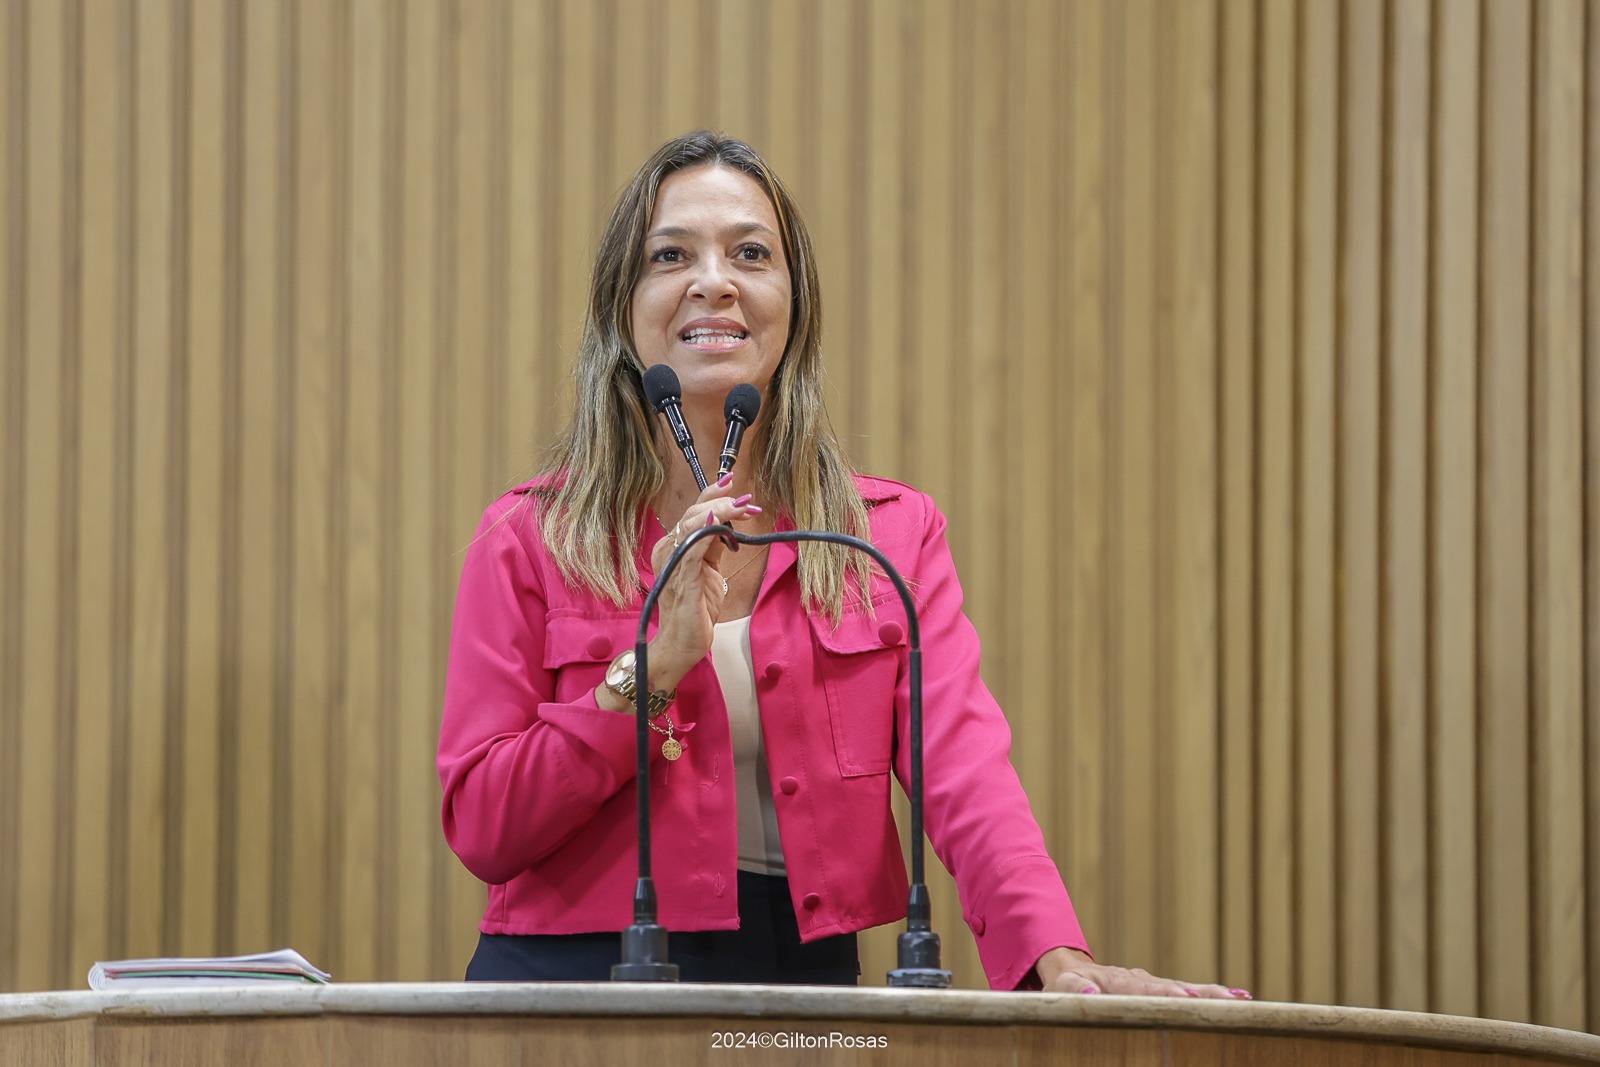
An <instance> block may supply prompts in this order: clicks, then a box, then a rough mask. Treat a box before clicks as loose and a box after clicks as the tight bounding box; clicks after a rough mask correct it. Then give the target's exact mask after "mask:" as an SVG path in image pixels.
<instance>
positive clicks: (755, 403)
mask: <svg viewBox="0 0 1600 1067" xmlns="http://www.w3.org/2000/svg"><path fill="white" fill-rule="evenodd" d="M760 410H761V390H759V389H757V388H756V387H755V386H753V385H750V384H749V383H746V384H744V385H736V386H734V387H733V388H732V389H729V390H728V399H727V400H726V401H724V402H723V405H722V418H723V420H724V421H726V422H731V421H732V420H733V414H734V412H736V411H737V412H738V413H739V417H740V418H742V419H744V423H745V425H746V426H748V425H750V424H751V423H753V422H755V421H756V412H758V411H760Z"/></svg>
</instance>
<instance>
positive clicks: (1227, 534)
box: [1163, 0, 1257, 986]
mask: <svg viewBox="0 0 1600 1067" xmlns="http://www.w3.org/2000/svg"><path fill="white" fill-rule="evenodd" d="M1219 36H1220V42H1219V45H1218V47H1219V50H1220V56H1221V62H1220V64H1219V66H1220V69H1221V74H1222V90H1221V100H1220V107H1219V115H1218V126H1219V132H1220V136H1221V138H1222V141H1221V147H1220V151H1219V156H1220V159H1219V163H1218V166H1219V170H1220V176H1219V179H1218V181H1219V186H1220V187H1219V190H1218V200H1217V218H1218V228H1219V230H1220V233H1219V234H1218V243H1219V246H1220V249H1219V255H1218V258H1217V267H1216V270H1217V284H1218V286H1219V287H1220V290H1221V298H1220V301H1219V307H1218V312H1217V315H1218V344H1219V346H1220V348H1221V351H1222V352H1225V353H1228V358H1225V359H1223V360H1222V362H1221V369H1220V372H1219V378H1220V381H1219V383H1218V404H1219V413H1220V423H1221V430H1220V433H1219V442H1218V467H1219V491H1220V496H1221V499H1220V501H1219V504H1218V508H1219V511H1220V513H1221V518H1220V521H1219V526H1220V537H1221V544H1220V545H1219V546H1218V557H1217V577H1218V587H1219V598H1220V603H1219V605H1218V613H1219V619H1220V636H1219V645H1220V647H1221V655H1220V665H1219V667H1218V673H1219V676H1220V685H1219V693H1220V701H1221V707H1220V708H1219V709H1218V710H1219V714H1220V717H1221V724H1220V743H1219V745H1218V749H1219V752H1220V756H1219V762H1220V771H1221V775H1220V777H1221V780H1222V789H1221V793H1222V796H1221V803H1220V805H1219V807H1218V818H1217V822H1218V833H1219V836H1220V839H1221V845H1222V849H1221V854H1220V857H1219V858H1220V867H1221V875H1222V877H1221V882H1222V886H1221V897H1222V899H1221V909H1220V916H1219V918H1220V922H1219V924H1218V925H1219V927H1220V937H1221V943H1222V960H1221V965H1222V973H1223V974H1224V975H1225V976H1226V978H1227V981H1229V982H1235V983H1239V984H1241V985H1244V986H1255V985H1256V984H1257V983H1256V977H1255V975H1256V958H1255V955H1256V934H1255V910H1256V909H1255V902H1256V884H1255V843H1256V835H1255V827H1254V821H1255V814H1254V812H1255V802H1254V787H1253V783H1254V781H1255V775H1254V767H1255V751H1256V747H1255V742H1256V732H1255V691H1256V678H1255V631H1254V627H1253V625H1252V620H1253V618H1254V603H1255V552H1254V547H1255V539H1254V536H1253V533H1252V531H1253V530H1254V528H1255V478H1254V471H1255V439H1256V438H1255V430H1256V418H1255V412H1256V399H1255V369H1256V368H1255V360H1254V359H1253V358H1251V353H1253V352H1254V351H1255V318H1256V311H1255V306H1256V303H1255V302H1256V267H1255V264H1256V237H1255V233H1256V220H1255V196H1256V194H1255V189H1256V165H1255V164H1256V147H1255V146H1256V121H1255V97H1256V92H1257V90H1256V62H1255V55H1256V51H1257V46H1256V5H1255V4H1254V3H1252V2H1248V0H1227V2H1225V3H1224V4H1223V7H1222V25H1221V27H1220V28H1219ZM1163 807H1166V805H1163Z"/></svg>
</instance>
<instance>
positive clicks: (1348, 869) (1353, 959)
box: [1334, 0, 1385, 1005]
mask: <svg viewBox="0 0 1600 1067" xmlns="http://www.w3.org/2000/svg"><path fill="white" fill-rule="evenodd" d="M1342 17H1343V24H1342V26H1341V31H1340V40H1341V42H1342V49H1343V55H1342V57H1341V63H1342V70H1341V84H1342V86H1343V91H1344V93H1343V99H1342V102H1341V103H1342V106H1341V109H1340V119H1341V122H1340V157H1341V158H1340V175H1339V188H1340V192H1341V196H1340V205H1339V208H1340V215H1339V247H1340V252H1339V258H1340V263H1339V307H1340V318H1339V325H1338V329H1339V356H1338V358H1339V398H1338V404H1339V414H1338V430H1337V432H1338V435H1339V456H1338V463H1339V470H1338V508H1339V529H1338V534H1337V537H1338V556H1339V569H1340V572H1341V575H1342V580H1341V583H1340V590H1339V606H1338V611H1339V630H1338V633H1337V634H1336V635H1334V640H1335V641H1336V642H1337V648H1338V655H1339V677H1338V692H1339V710H1338V738H1339V800H1340V804H1339V854H1340V859H1341V863H1340V868H1339V999H1340V1001H1341V1002H1342V1003H1346V1004H1358V1005H1377V1004H1380V1003H1382V997H1383V993H1382V990H1381V988H1380V982H1379V969H1380V964H1381V962H1382V961H1381V945H1380V943H1379V941H1378V936H1377V930H1376V927H1377V924H1378V923H1379V921H1380V920H1379V916H1380V907H1381V901H1382V889H1381V886H1380V884H1379V872H1380V871H1381V870H1382V868H1381V866H1380V862H1379V856H1380V852H1381V848H1382V836H1381V835H1382V829H1381V825H1380V822H1379V806H1378V790H1379V778H1378V767H1379V735H1378V709H1379V690H1378V655H1379V636H1378V635H1379V632H1380V631H1379V625H1378V592H1379V591H1378V562H1379V559H1380V548H1379V542H1378V506H1379V505H1378V493H1379V468H1380V465H1381V458H1380V454H1379V440H1378V426H1379V419H1380V409H1379V399H1378V391H1379V353H1380V345H1381V337H1380V332H1379V331H1380V322H1379V309H1380V304H1381V297H1380V293H1379V285H1380V283H1381V280H1382V272H1381V268H1380V264H1381V262H1382V258H1381V257H1382V253H1381V248H1380V239H1381V231H1380V225H1381V220H1382V218H1383V214H1382V181H1383V166H1384V153H1383V138H1382V134H1383V88H1384V77H1383V57H1384V55H1385V51H1384V28H1383V9H1382V8H1381V7H1380V6H1379V5H1378V4H1377V3H1375V2H1372V0H1348V2H1347V3H1346V4H1345V6H1344V10H1343V13H1342Z"/></svg>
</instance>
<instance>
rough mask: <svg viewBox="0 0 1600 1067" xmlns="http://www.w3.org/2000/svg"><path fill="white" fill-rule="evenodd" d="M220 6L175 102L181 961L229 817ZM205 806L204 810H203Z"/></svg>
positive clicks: (208, 932)
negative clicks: (179, 192) (179, 265)
mask: <svg viewBox="0 0 1600 1067" xmlns="http://www.w3.org/2000/svg"><path fill="white" fill-rule="evenodd" d="M227 14H228V9H226V8H225V7H224V5H223V4H222V3H206V2H193V3H186V4H182V5H180V10H179V13H178V18H179V19H180V20H181V23H182V25H181V27H180V29H179V31H178V32H179V36H178V40H177V48H178V50H179V51H180V54H181V55H182V58H181V59H180V60H179V63H180V70H185V74H186V80H185V82H184V88H185V89H186V90H187V91H186V92H185V93H183V94H182V95H181V96H178V97H177V98H176V99H175V100H174V104H175V106H176V107H178V108H181V109H182V111H183V114H182V116H181V117H180V118H179V119H178V120H177V122H178V125H179V129H180V131H182V133H181V135H180V139H179V149H178V153H177V154H178V156H179V160H178V164H177V165H178V166H179V167H180V168H181V170H182V174H183V182H184V186H183V189H184V202H185V205H186V206H187V208H188V211H189V220H188V225H187V227H186V228H185V230H184V239H185V245H186V247H185V248H184V252H183V254H184V257H185V264H186V269H187V274H188V278H187V290H186V294H185V296H186V300H185V305H184V309H183V319H182V323H183V329H182V333H181V335H180V337H181V341H180V343H179V344H178V345H176V346H175V348H176V352H177V358H178V359H179V360H181V361H182V375H183V387H182V390H181V395H180V396H179V397H178V398H176V399H177V403H178V409H179V411H180V412H181V417H182V430H181V433H180V435H179V437H178V447H179V449H180V450H181V455H182V460H181V463H182V470H183V482H182V484H183V487H184V491H183V496H182V505H181V506H182V520H181V521H182V524H183V546H184V555H183V566H184V580H183V628H182V635H181V640H182V642H183V684H182V688H181V693H182V697H181V701H182V702H181V704H180V707H181V709H182V718H181V720H180V721H181V738H180V741H179V745H178V748H179V751H180V761H179V766H180V767H181V768H182V770H181V773H180V774H179V775H178V776H177V781H176V782H175V785H176V787H177V788H178V789H179V790H180V795H181V797H182V800H181V806H180V807H179V808H178V809H177V810H176V812H175V814H177V815H178V831H179V835H180V837H179V843H178V857H177V858H178V864H177V875H178V878H177V885H178V900H179V906H180V913H179V917H178V930H179V935H178V944H179V949H180V951H181V952H182V953H184V954H185V955H188V954H194V953H203V952H205V951H206V949H207V948H208V947H209V946H211V945H213V944H216V943H217V942H218V940H219V938H220V937H221V936H222V935H223V928H222V921H221V910H220V907H219V904H220V900H221V894H222V891H223V888H224V887H223V886H222V885H220V884H219V883H220V879H219V873H220V872H219V870H218V866H219V865H218V863H217V856H218V854H219V845H220V844H221V841H220V836H221V835H220V834H219V829H220V828H219V825H218V824H219V822H220V821H221V820H222V819H223V818H224V817H225V816H226V815H227V813H230V812H231V810H232V808H233V797H232V796H231V793H230V792H228V791H225V789H224V787H225V786H228V784H229V783H227V781H226V780H225V779H224V778H222V777H221V774H220V770H221V768H220V766H219V763H220V760H219V756H220V752H221V741H222V739H221V727H222V721H223V718H224V717H229V716H231V715H232V714H233V713H234V711H233V702H234V697H235V696H236V694H235V693H233V692H231V691H230V690H229V688H228V686H227V685H226V670H227V667H228V665H227V664H226V663H225V662H224V657H225V656H226V655H227V653H228V652H229V651H231V648H232V642H233V639H234V633H235V629H236V626H237V621H238V620H237V615H236V614H235V611H236V608H237V605H236V604H235V603H234V602H233V600H232V598H231V597H230V596H228V593H229V588H228V587H229V580H230V576H228V575H226V574H224V573H223V571H224V567H225V566H226V565H227V563H228V561H229V560H231V559H232V558H234V557H235V554H236V552H237V547H236V537H237V523H236V522H233V521H232V516H231V514H230V513H229V507H228V505H229V504H230V503H231V493H230V492H229V491H228V489H229V487H228V486H227V485H225V484H224V480H225V477H226V470H227V465H226V464H225V463H224V452H225V451H228V450H230V449H231V444H230V435H229V433H228V425H229V416H230V415H231V414H233V412H231V411H229V410H228V403H227V396H226V391H227V380H228V378H230V377H231V376H232V375H233V374H235V373H236V368H237V353H235V352H232V351H230V350H229V348H228V340H229V338H228V330H227V320H228V318H229V317H230V316H231V315H232V314H233V311H234V309H233V308H230V307H229V303H228V300H227V296H228V293H227V274H228V271H229V269H230V266H231V263H230V256H231V252H232V248H231V247H230V241H229V238H231V237H233V236H235V235H234V232H233V229H232V227H231V225H230V223H229V219H228V217H227V204H226V189H225V183H226V170H227V159H228V148H229V144H228V117H229V116H228V114H227V110H226V107H225V103H226V100H227V97H228V92H227V77H226V73H225V67H227V35H226V34H227V30H226V18H227ZM207 798H210V799H211V800H212V802H211V803H207V802H206V801H207Z"/></svg>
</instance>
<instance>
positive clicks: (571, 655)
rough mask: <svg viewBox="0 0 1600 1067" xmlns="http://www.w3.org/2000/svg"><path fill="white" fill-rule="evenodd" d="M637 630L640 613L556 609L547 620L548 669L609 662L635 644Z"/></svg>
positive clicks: (546, 660)
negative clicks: (564, 610)
mask: <svg viewBox="0 0 1600 1067" xmlns="http://www.w3.org/2000/svg"><path fill="white" fill-rule="evenodd" d="M638 632H639V617H638V616H637V615H621V614H618V615H580V614H573V613H567V612H563V611H561V610H560V609H557V610H556V611H553V612H551V613H550V615H549V616H548V617H547V618H546V619H545V640H544V666H545V669H546V670H557V669H559V668H561V667H565V666H568V665H569V664H573V663H610V662H611V661H612V660H613V659H616V658H617V656H619V655H621V654H622V653H623V652H626V651H627V650H628V649H630V648H632V647H633V642H634V638H635V637H636V636H637V635H638Z"/></svg>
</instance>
